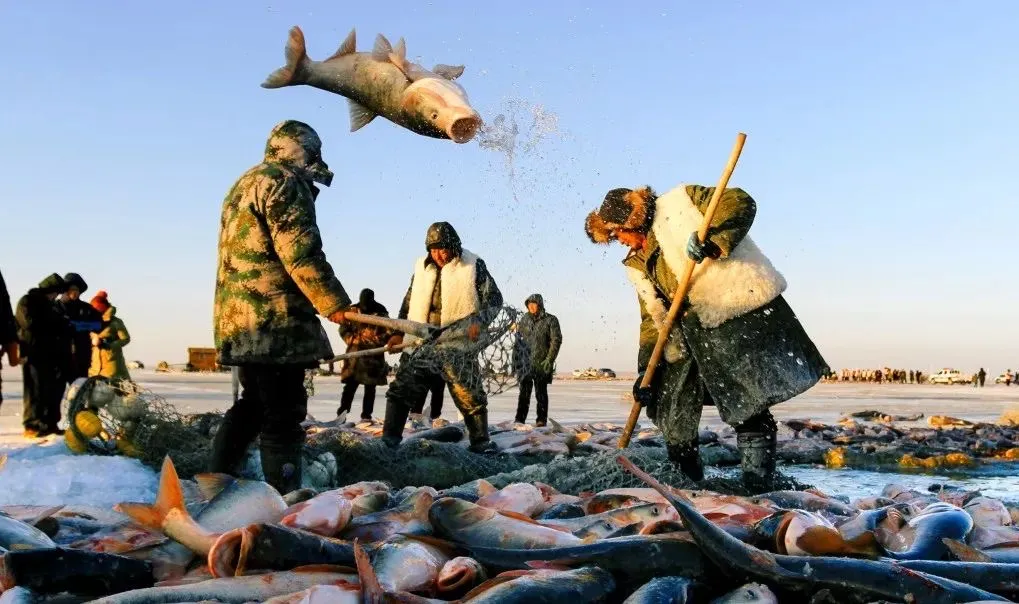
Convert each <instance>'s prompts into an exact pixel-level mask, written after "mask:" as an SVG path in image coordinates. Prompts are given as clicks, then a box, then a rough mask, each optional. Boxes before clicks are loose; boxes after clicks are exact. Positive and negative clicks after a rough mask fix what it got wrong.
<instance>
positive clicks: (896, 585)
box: [616, 455, 1005, 604]
mask: <svg viewBox="0 0 1019 604" xmlns="http://www.w3.org/2000/svg"><path fill="white" fill-rule="evenodd" d="M616 459H617V461H618V462H619V464H620V465H621V466H622V467H623V468H625V469H626V470H627V471H629V472H630V473H631V474H633V475H634V476H636V477H637V478H639V479H640V480H642V481H643V482H644V483H646V484H647V485H649V486H650V487H652V488H654V489H655V490H657V491H658V492H659V493H661V494H662V496H664V497H666V498H667V499H668V500H669V503H670V504H672V506H673V507H675V508H676V511H677V512H678V513H679V515H680V516H681V517H682V519H683V524H684V526H686V527H687V529H688V530H689V531H690V534H691V536H692V537H693V538H694V540H696V542H697V544H698V545H699V546H700V548H701V550H702V551H703V553H704V555H705V557H707V558H708V559H710V560H711V561H713V562H714V563H715V564H716V565H717V566H718V567H719V568H720V569H722V570H723V572H731V573H736V574H741V575H745V576H749V577H753V578H756V579H758V580H761V581H765V582H768V583H771V584H779V585H782V586H783V587H784V588H788V589H790V590H800V591H807V590H812V591H813V590H818V589H829V590H831V591H833V592H842V593H844V592H846V591H850V592H853V593H854V596H855V597H857V598H870V599H871V600H876V599H887V600H892V601H905V600H906V598H907V596H908V595H910V594H911V596H910V597H911V598H912V599H913V601H916V602H924V603H925V604H926V603H931V604H950V603H955V602H972V601H978V600H992V601H995V600H996V601H1005V600H1003V599H1002V598H1000V597H999V596H996V595H994V594H992V593H989V592H987V591H984V590H982V589H978V588H975V587H973V586H971V585H966V584H964V583H961V582H958V581H952V580H950V579H944V578H941V577H937V576H935V575H930V574H926V573H921V572H915V571H908V572H903V571H902V569H901V568H898V567H896V566H894V565H893V563H891V562H885V561H878V560H858V559H854V558H838V557H828V556H818V557H810V558H805V557H802V556H789V555H782V554H772V553H770V552H767V551H763V550H760V549H757V548H755V547H753V546H751V545H748V544H746V543H743V542H742V541H740V540H739V539H736V538H734V537H732V536H731V535H729V534H727V533H726V532H725V531H723V530H721V529H720V528H718V527H717V526H715V525H714V524H713V523H712V522H711V521H710V520H708V519H706V518H704V516H703V515H701V514H700V513H699V512H698V511H697V509H696V508H695V507H694V506H693V505H692V504H691V503H690V501H689V500H688V499H687V498H686V497H685V496H684V495H682V494H677V493H675V492H674V491H673V489H671V488H669V487H667V486H665V485H663V484H661V483H659V482H658V481H657V480H655V479H654V478H653V477H651V476H650V475H649V474H647V473H646V472H644V471H643V470H641V469H640V468H638V467H637V466H636V465H634V464H633V462H631V461H630V460H629V459H627V458H626V457H624V456H622V455H621V456H619V457H617V458H616ZM863 601H870V600H863Z"/></svg>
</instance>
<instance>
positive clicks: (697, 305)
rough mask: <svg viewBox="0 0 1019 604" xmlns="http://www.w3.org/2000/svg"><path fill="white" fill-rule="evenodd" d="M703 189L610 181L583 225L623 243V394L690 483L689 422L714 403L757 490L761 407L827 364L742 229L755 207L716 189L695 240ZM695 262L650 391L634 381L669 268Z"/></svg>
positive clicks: (764, 465)
mask: <svg viewBox="0 0 1019 604" xmlns="http://www.w3.org/2000/svg"><path fill="white" fill-rule="evenodd" d="M713 193H714V188H713V187H704V186H700V185H680V186H678V187H676V188H675V189H673V190H671V191H669V192H667V193H665V194H663V195H661V196H657V195H655V193H654V192H653V191H652V190H651V189H650V188H648V187H644V188H641V189H637V190H630V189H613V190H612V191H609V192H608V194H607V195H606V196H605V200H604V202H603V203H602V205H601V207H600V208H599V209H598V211H597V212H592V213H591V214H590V215H589V216H588V217H587V222H586V224H585V229H586V231H587V234H588V236H589V237H590V238H591V240H592V241H593V242H595V243H609V242H610V241H613V240H617V241H619V242H620V243H622V244H623V245H625V246H627V247H629V248H630V253H629V254H628V255H627V257H626V259H625V260H624V261H623V265H624V266H625V267H626V272H627V276H628V277H629V279H630V281H631V282H632V283H633V285H634V288H635V289H636V291H637V298H638V301H639V303H640V313H641V326H640V349H639V353H638V358H637V369H638V371H640V372H641V375H640V376H639V377H638V379H637V382H636V383H635V384H634V397H635V398H636V399H637V401H638V402H640V403H641V404H642V405H644V406H645V407H646V409H647V414H648V417H650V418H651V419H652V420H653V421H654V422H655V424H657V425H658V427H659V428H660V429H661V430H662V434H663V435H664V437H665V443H666V446H667V448H668V452H669V458H670V459H671V460H672V461H673V462H674V463H676V464H678V465H679V467H680V468H681V469H682V471H683V472H684V473H685V474H687V475H688V476H689V477H690V478H692V479H693V480H700V479H701V478H702V476H703V470H702V467H701V462H700V457H699V455H698V450H697V428H698V424H699V422H700V417H701V408H702V407H703V406H704V405H714V406H715V407H716V408H717V409H718V413H719V415H720V416H721V418H722V420H723V421H725V422H726V423H728V424H730V425H731V426H733V427H734V428H735V430H736V439H737V445H738V446H739V449H740V455H741V457H742V466H743V478H744V482H745V483H746V484H747V486H748V487H749V488H751V489H755V490H762V489H768V488H769V487H770V486H771V483H772V481H773V476H774V471H775V436H776V432H777V426H776V425H775V419H774V418H773V417H772V415H771V412H770V411H769V410H768V409H769V407H771V406H772V405H775V404H777V403H780V402H782V401H786V400H789V399H791V398H792V397H794V396H796V395H797V394H800V393H801V392H804V391H806V390H807V389H809V388H810V387H812V386H813V385H814V384H816V383H817V382H818V381H819V380H820V378H821V376H823V375H825V374H826V373H827V372H828V366H827V364H826V363H825V361H824V359H823V358H821V354H820V353H819V352H818V350H817V348H816V347H815V346H814V343H813V342H812V341H811V340H810V338H809V337H808V336H807V334H806V332H805V331H804V329H803V327H802V325H800V322H799V320H798V319H797V318H796V315H795V314H794V313H793V311H792V309H791V308H790V307H789V305H788V304H787V303H786V301H785V299H784V298H783V297H782V292H783V291H784V290H785V287H786V282H785V279H784V278H783V277H782V275H781V274H780V273H779V272H778V271H777V270H775V268H774V267H773V266H772V264H771V262H770V261H769V260H768V258H767V257H766V256H765V255H764V254H763V253H762V252H761V250H760V249H758V247H757V246H756V245H755V244H754V242H753V241H752V240H751V239H750V237H749V236H748V234H747V233H748V232H749V230H750V225H751V224H752V223H753V221H754V217H755V215H756V212H757V206H756V204H755V203H754V200H753V199H752V198H751V197H750V196H749V195H748V194H747V193H746V192H744V191H742V190H741V189H726V190H725V191H724V192H723V193H722V195H721V198H720V201H719V205H718V208H717V210H716V212H715V214H714V217H713V218H712V221H711V226H710V228H709V229H708V236H707V239H706V240H705V242H704V243H703V244H701V243H700V241H699V240H698V238H697V236H696V231H697V230H698V229H699V228H700V224H701V222H702V221H703V219H704V216H703V212H704V210H705V209H706V208H707V206H708V203H709V201H710V199H711V196H712V194H713ZM689 259H692V260H694V261H695V262H696V263H697V267H696V268H695V270H694V273H693V277H692V279H691V286H690V289H689V292H688V294H687V297H686V300H685V302H684V307H683V308H682V310H681V311H680V314H679V315H678V316H677V317H676V322H675V323H674V324H673V326H672V330H671V333H670V334H669V339H668V341H667V344H666V346H665V350H664V354H663V359H662V361H661V362H660V363H661V364H660V365H659V366H658V368H657V369H656V371H655V374H654V379H653V381H652V383H651V387H650V388H639V387H638V386H639V384H640V382H641V380H642V379H643V372H644V371H645V370H646V369H647V367H648V364H649V363H650V361H651V354H652V351H653V350H654V347H655V343H656V341H657V339H658V332H659V329H660V326H661V325H662V324H663V322H664V320H665V316H666V314H667V312H668V308H669V305H670V304H671V303H672V297H673V295H674V294H675V292H676V290H677V289H678V287H679V276H680V275H682V274H683V270H684V267H685V265H686V263H687V262H688V261H689Z"/></svg>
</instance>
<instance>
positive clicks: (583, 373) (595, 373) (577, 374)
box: [573, 367, 616, 380]
mask: <svg viewBox="0 0 1019 604" xmlns="http://www.w3.org/2000/svg"><path fill="white" fill-rule="evenodd" d="M573 377H574V379H578V380H597V379H615V377H616V372H615V371H612V370H611V369H608V368H606V367H603V368H601V369H595V368H594V367H588V368H587V369H574V370H573Z"/></svg>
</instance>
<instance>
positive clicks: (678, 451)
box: [665, 443, 704, 482]
mask: <svg viewBox="0 0 1019 604" xmlns="http://www.w3.org/2000/svg"><path fill="white" fill-rule="evenodd" d="M665 449H666V451H668V452H669V461H671V462H672V463H674V464H676V465H677V466H679V469H680V471H681V472H683V474H686V477H687V478H689V479H690V480H692V481H694V482H700V481H702V480H704V464H703V463H702V462H701V454H700V450H699V449H698V448H697V443H693V444H686V445H668V444H667V445H666V446H665Z"/></svg>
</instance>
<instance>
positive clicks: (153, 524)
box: [113, 455, 188, 531]
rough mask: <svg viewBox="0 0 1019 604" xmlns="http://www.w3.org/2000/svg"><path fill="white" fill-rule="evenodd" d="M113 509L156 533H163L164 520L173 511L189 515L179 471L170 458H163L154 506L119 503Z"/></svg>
mask: <svg viewBox="0 0 1019 604" xmlns="http://www.w3.org/2000/svg"><path fill="white" fill-rule="evenodd" d="M113 509H115V510H116V511H118V512H120V513H122V514H125V515H127V516H128V517H130V518H131V520H134V521H135V522H137V523H138V524H140V525H142V526H144V527H145V528H147V529H151V530H156V531H162V529H163V520H164V519H166V515H167V514H169V513H170V511H171V510H175V509H177V510H180V512H181V513H182V514H184V515H187V514H188V512H187V508H186V507H184V492H183V491H182V490H181V487H180V479H179V478H178V477H177V469H176V468H175V467H173V461H172V460H171V459H170V456H169V455H167V456H166V457H165V458H163V469H162V471H161V472H160V476H159V493H158V494H157V495H156V502H155V503H153V504H152V505H148V504H145V503H118V504H117V505H116V506H114V508H113Z"/></svg>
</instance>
